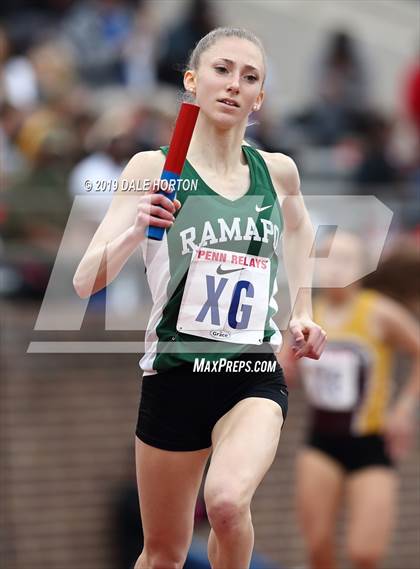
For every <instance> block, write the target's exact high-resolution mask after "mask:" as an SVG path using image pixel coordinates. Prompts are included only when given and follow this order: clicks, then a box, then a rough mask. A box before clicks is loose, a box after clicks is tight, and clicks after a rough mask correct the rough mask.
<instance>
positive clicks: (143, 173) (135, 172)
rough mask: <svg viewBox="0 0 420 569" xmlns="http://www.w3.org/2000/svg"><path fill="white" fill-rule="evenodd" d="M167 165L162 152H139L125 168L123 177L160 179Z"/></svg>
mask: <svg viewBox="0 0 420 569" xmlns="http://www.w3.org/2000/svg"><path fill="white" fill-rule="evenodd" d="M164 163H165V156H164V154H163V153H162V151H161V150H147V151H144V152H137V154H134V156H133V157H132V158H131V159H130V161H129V162H128V164H127V166H126V167H125V168H124V171H123V173H122V177H124V176H133V177H135V178H143V179H144V178H151V179H154V178H160V175H161V173H162V168H163V165H164Z"/></svg>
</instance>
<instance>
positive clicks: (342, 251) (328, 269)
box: [319, 235, 363, 296]
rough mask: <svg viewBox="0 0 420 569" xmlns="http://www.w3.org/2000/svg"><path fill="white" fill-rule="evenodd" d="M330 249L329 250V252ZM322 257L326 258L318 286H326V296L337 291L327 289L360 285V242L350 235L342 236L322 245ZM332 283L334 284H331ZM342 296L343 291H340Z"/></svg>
mask: <svg viewBox="0 0 420 569" xmlns="http://www.w3.org/2000/svg"><path fill="white" fill-rule="evenodd" d="M330 247H331V250H330ZM322 256H324V257H328V262H327V263H326V265H325V266H324V269H323V270H322V271H320V275H319V277H320V285H321V286H327V287H328V288H327V289H326V290H325V291H324V292H325V293H326V294H330V295H334V296H335V295H337V294H339V291H334V290H331V289H330V288H329V287H343V286H346V285H347V286H348V283H352V284H353V286H356V285H357V286H359V285H360V281H359V279H360V276H361V272H362V269H363V252H362V244H361V242H360V241H359V240H358V239H357V238H356V237H354V236H352V235H342V236H337V237H335V238H334V240H333V242H332V246H331V240H329V241H328V242H327V243H326V244H324V247H323V251H322ZM333 283H334V284H333ZM341 292H342V294H343V295H344V294H345V292H346V291H345V290H343V289H341Z"/></svg>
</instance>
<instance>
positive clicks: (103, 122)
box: [69, 108, 137, 223]
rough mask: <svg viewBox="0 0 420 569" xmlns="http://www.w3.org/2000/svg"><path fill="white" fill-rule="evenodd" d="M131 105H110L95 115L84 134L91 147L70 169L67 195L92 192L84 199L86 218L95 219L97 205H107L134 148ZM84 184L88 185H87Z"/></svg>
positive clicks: (99, 213) (97, 218)
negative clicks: (119, 106) (129, 106)
mask: <svg viewBox="0 0 420 569" xmlns="http://www.w3.org/2000/svg"><path fill="white" fill-rule="evenodd" d="M134 126H135V125H134V109H132V108H124V109H112V110H109V111H107V112H105V113H103V115H102V116H100V117H99V118H98V120H97V121H96V123H95V124H94V125H93V127H92V128H91V130H90V132H89V133H88V134H87V144H88V146H89V147H90V149H91V150H92V151H93V152H92V153H91V154H90V155H88V156H87V157H86V158H83V159H82V160H81V161H80V162H79V163H78V164H76V166H75V167H74V168H73V170H72V171H71V173H70V178H69V190H70V194H71V196H73V197H74V196H76V195H78V194H84V195H87V193H91V195H92V196H93V197H92V199H91V200H89V202H86V207H88V208H89V210H86V215H87V218H88V219H89V220H91V221H93V222H95V223H97V222H98V221H100V220H101V219H102V217H103V211H102V209H101V207H98V205H100V206H102V205H104V207H105V206H107V205H108V204H109V203H110V202H111V200H112V195H113V192H114V191H115V190H116V184H117V182H118V179H119V177H120V174H121V172H122V171H123V168H124V166H125V165H126V162H127V161H128V160H129V158H130V157H131V156H132V155H133V154H134V153H135V152H136V150H137V146H136V138H135V136H136V133H135V130H134ZM87 184H88V185H87Z"/></svg>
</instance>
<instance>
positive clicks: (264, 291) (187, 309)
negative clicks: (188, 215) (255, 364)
mask: <svg viewBox="0 0 420 569" xmlns="http://www.w3.org/2000/svg"><path fill="white" fill-rule="evenodd" d="M269 288H270V259H268V258H265V257H257V256H254V255H248V254H245V253H233V252H231V251H220V250H218V249H208V248H204V247H200V248H198V249H196V251H195V252H194V253H193V256H192V259H191V265H190V269H189V271H188V276H187V281H186V284H185V289H184V295H183V297H182V302H181V307H180V311H179V317H178V322H177V330H178V331H179V332H183V333H186V334H191V335H193V336H200V337H202V338H208V339H211V340H219V341H223V342H233V343H238V344H261V343H262V342H263V339H264V333H265V322H266V318H267V311H268V301H269Z"/></svg>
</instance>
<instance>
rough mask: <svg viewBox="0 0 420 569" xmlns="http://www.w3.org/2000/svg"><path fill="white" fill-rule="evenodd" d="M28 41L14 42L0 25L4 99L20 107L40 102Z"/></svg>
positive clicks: (0, 78) (29, 106) (1, 74)
mask: <svg viewBox="0 0 420 569" xmlns="http://www.w3.org/2000/svg"><path fill="white" fill-rule="evenodd" d="M28 47H29V46H28V44H27V42H25V43H23V42H22V43H21V45H19V44H18V42H17V41H15V42H13V41H12V40H11V38H10V36H9V35H8V34H7V33H6V31H5V29H4V28H3V27H0V64H1V67H0V89H1V90H2V91H3V92H2V93H1V95H2V98H3V100H5V101H7V102H8V103H10V104H11V105H13V106H14V107H16V108H18V109H27V108H29V109H31V108H34V107H35V105H36V103H37V102H38V98H39V94H38V85H37V78H36V73H35V69H34V67H33V65H32V63H31V61H30V59H29V58H28V55H27V49H28Z"/></svg>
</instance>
